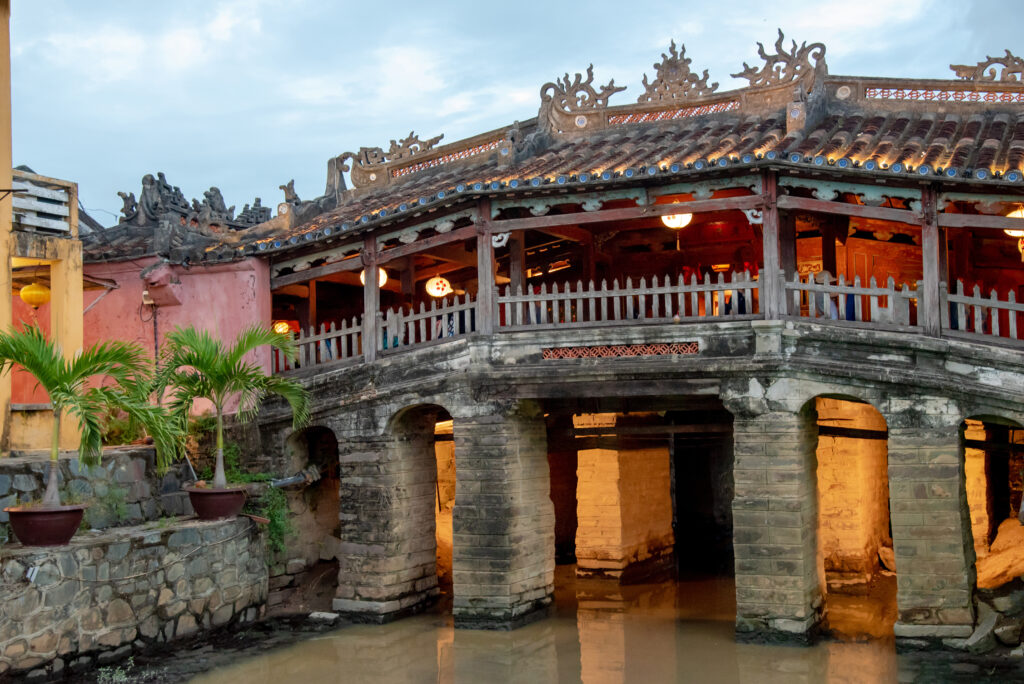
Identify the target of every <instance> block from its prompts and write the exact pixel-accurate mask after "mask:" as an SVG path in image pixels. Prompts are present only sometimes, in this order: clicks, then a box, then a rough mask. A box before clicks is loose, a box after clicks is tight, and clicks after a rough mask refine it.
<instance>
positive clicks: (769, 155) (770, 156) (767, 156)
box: [764, 150, 779, 159]
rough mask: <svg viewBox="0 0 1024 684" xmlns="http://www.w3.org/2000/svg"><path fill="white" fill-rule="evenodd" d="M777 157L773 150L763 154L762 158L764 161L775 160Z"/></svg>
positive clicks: (777, 154)
mask: <svg viewBox="0 0 1024 684" xmlns="http://www.w3.org/2000/svg"><path fill="white" fill-rule="evenodd" d="M778 156H779V153H778V152H776V151H775V150H768V152H766V153H765V155H764V158H765V159H775V158H776V157H778Z"/></svg>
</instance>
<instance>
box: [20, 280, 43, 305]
mask: <svg viewBox="0 0 1024 684" xmlns="http://www.w3.org/2000/svg"><path fill="white" fill-rule="evenodd" d="M18 296H19V297H21V301H23V302H25V303H26V304H28V305H29V306H31V307H32V308H33V309H38V308H39V307H41V306H42V305H43V304H46V303H47V302H48V301H50V288H48V287H46V286H45V285H42V284H40V283H29V284H28V285H26V286H25V287H23V288H21V291H20V292H19V293H18Z"/></svg>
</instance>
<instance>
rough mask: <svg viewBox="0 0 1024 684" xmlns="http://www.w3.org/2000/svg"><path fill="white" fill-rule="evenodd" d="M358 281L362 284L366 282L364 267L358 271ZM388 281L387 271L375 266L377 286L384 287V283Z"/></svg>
mask: <svg viewBox="0 0 1024 684" xmlns="http://www.w3.org/2000/svg"><path fill="white" fill-rule="evenodd" d="M359 282H361V283H362V284H363V285H365V284H366V269H365V268H364V269H363V270H362V271H360V272H359ZM386 282H388V272H387V271H385V270H384V269H383V268H380V267H377V287H384V283H386Z"/></svg>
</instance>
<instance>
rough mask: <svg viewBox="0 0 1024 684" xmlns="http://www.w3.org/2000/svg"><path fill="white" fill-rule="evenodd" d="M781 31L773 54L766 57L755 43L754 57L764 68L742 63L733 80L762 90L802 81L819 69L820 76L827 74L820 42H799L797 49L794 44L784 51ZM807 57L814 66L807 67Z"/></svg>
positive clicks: (760, 46) (808, 61) (733, 75)
mask: <svg viewBox="0 0 1024 684" xmlns="http://www.w3.org/2000/svg"><path fill="white" fill-rule="evenodd" d="M783 38H784V37H783V35H782V29H779V37H778V40H776V41H775V54H774V55H769V54H767V53H765V51H764V45H763V44H762V43H758V44H757V54H758V56H760V57H761V59H763V60H764V62H765V63H764V66H763V67H761V68H760V69H758V68H756V67H752V66H749V65H748V64H747V63H746V62H744V63H743V71H741V72H739V73H738V74H732V77H733V78H745V79H747V80H748V81H750V87H751V88H764V87H769V86H777V85H782V84H785V83H791V82H793V81H798V80H801V79H803V77H804V76H805V75H806V74H809V73H814V72H815V71H817V70H818V69H819V68H820V69H822V71H823V73H828V67H827V66H826V65H825V45H824V44H823V43H811V44H810V45H808V44H807V43H806V42H804V43H802V44H801V45H800V47H799V48H798V47H797V45H796V41H795V40H794V41H792V43H793V46H792V47H791V48H790V49H789V51H788V52H787V51H786V50H785V49H784V48H783V47H782V41H783ZM811 58H813V59H814V64H813V65H812V64H811V61H810V60H811Z"/></svg>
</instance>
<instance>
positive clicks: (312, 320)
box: [308, 279, 318, 335]
mask: <svg viewBox="0 0 1024 684" xmlns="http://www.w3.org/2000/svg"><path fill="white" fill-rule="evenodd" d="M308 320H309V332H310V334H314V335H315V334H316V331H317V323H318V321H317V313H316V280H315V279H314V280H310V281H309V316H308Z"/></svg>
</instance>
